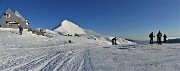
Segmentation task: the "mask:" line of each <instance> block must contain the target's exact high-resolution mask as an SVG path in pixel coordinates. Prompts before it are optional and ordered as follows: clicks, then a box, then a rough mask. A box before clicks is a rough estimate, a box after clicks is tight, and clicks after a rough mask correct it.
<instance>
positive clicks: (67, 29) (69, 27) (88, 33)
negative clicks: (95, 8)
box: [53, 20, 136, 45]
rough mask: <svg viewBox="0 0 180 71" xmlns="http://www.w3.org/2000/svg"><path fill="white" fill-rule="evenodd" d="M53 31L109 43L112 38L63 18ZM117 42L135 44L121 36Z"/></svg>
mask: <svg viewBox="0 0 180 71" xmlns="http://www.w3.org/2000/svg"><path fill="white" fill-rule="evenodd" d="M53 31H54V32H56V33H58V34H61V35H68V34H70V35H73V36H74V35H75V34H78V35H80V37H83V38H86V39H91V40H96V41H98V42H101V43H104V44H108V45H111V44H112V43H111V39H112V38H114V37H112V36H105V35H102V34H99V33H96V32H94V31H92V30H87V29H82V28H81V27H79V26H78V25H76V24H75V23H72V22H70V21H67V20H64V21H63V22H62V23H61V25H59V26H57V27H56V28H55V29H54V30H53ZM117 44H136V43H134V42H130V41H128V40H125V39H123V38H117Z"/></svg>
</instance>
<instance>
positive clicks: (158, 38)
mask: <svg viewBox="0 0 180 71" xmlns="http://www.w3.org/2000/svg"><path fill="white" fill-rule="evenodd" d="M154 37H155V36H154V35H153V32H151V33H150V34H149V38H150V44H153V38H154ZM161 37H162V33H161V32H160V31H159V32H158V34H157V44H159V45H160V44H162V41H161ZM163 37H164V43H166V38H167V36H166V34H164V36H163Z"/></svg>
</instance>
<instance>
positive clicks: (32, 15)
mask: <svg viewBox="0 0 180 71" xmlns="http://www.w3.org/2000/svg"><path fill="white" fill-rule="evenodd" d="M7 8H11V9H12V10H17V11H19V12H20V13H21V14H22V15H23V16H24V17H25V18H26V19H28V21H30V22H31V24H30V26H31V27H32V28H37V27H40V28H48V29H52V28H54V27H55V26H57V25H59V24H60V22H62V21H63V20H65V19H67V20H69V21H71V22H74V23H76V24H77V25H79V26H81V27H82V28H85V29H91V30H94V31H96V32H99V33H101V34H105V35H112V36H117V37H124V38H131V39H138V40H146V39H148V35H149V33H151V32H152V31H153V32H154V33H155V35H156V34H157V32H158V31H159V30H161V31H162V33H163V34H164V33H166V34H167V36H169V37H180V1H179V0H0V14H2V13H3V12H4V11H5V10H6V9H7Z"/></svg>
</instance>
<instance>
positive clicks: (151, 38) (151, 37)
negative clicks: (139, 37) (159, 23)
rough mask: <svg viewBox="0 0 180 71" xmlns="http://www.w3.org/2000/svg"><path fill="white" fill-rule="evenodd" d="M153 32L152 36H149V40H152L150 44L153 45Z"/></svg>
mask: <svg viewBox="0 0 180 71" xmlns="http://www.w3.org/2000/svg"><path fill="white" fill-rule="evenodd" d="M153 37H154V36H153V32H151V33H150V34H149V38H150V42H149V44H153Z"/></svg>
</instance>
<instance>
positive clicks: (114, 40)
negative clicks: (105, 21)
mask: <svg viewBox="0 0 180 71" xmlns="http://www.w3.org/2000/svg"><path fill="white" fill-rule="evenodd" d="M112 45H117V43H116V37H115V38H113V39H112Z"/></svg>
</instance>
